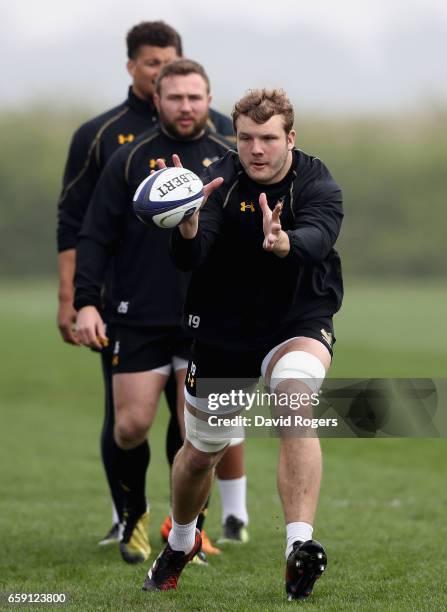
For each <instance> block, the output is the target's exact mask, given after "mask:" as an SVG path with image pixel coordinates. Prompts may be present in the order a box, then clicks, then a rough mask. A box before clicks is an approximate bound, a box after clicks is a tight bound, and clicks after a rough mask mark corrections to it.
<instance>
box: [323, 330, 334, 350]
mask: <svg viewBox="0 0 447 612" xmlns="http://www.w3.org/2000/svg"><path fill="white" fill-rule="evenodd" d="M320 332H321V335H322V336H323V338H324V339H325V340H326V342H327V343H328V344H329V346H332V342H333V338H332V334H331V332H328V331H326V330H325V329H320Z"/></svg>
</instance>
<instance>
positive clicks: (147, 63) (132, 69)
mask: <svg viewBox="0 0 447 612" xmlns="http://www.w3.org/2000/svg"><path fill="white" fill-rule="evenodd" d="M175 59H178V55H177V51H176V49H175V47H152V46H151V45H142V46H141V47H139V49H138V52H137V55H136V57H135V58H134V59H131V60H129V61H128V62H127V70H128V72H129V74H130V75H131V77H132V79H133V83H132V89H133V92H134V94H135V95H136V96H138V97H139V98H142V99H143V100H150V99H152V96H153V95H154V92H155V81H156V80H157V77H158V75H159V73H160V70H161V69H162V68H163V66H165V65H166V64H170V63H171V62H173V61H174V60H175Z"/></svg>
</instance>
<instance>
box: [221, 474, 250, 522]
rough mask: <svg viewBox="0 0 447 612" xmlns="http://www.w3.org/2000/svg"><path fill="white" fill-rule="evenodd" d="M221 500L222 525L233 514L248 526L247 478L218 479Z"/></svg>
mask: <svg viewBox="0 0 447 612" xmlns="http://www.w3.org/2000/svg"><path fill="white" fill-rule="evenodd" d="M217 482H218V484H219V491H220V499H221V503H222V524H223V523H225V520H226V518H227V516H230V514H232V515H233V516H235V517H236V518H238V519H239V520H241V521H243V522H244V525H248V512H247V504H246V492H247V478H246V476H241V477H240V478H231V479H230V480H221V479H220V478H218V479H217Z"/></svg>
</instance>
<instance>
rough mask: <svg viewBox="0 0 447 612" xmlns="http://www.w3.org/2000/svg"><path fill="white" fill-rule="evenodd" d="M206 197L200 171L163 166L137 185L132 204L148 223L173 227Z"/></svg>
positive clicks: (166, 227)
mask: <svg viewBox="0 0 447 612" xmlns="http://www.w3.org/2000/svg"><path fill="white" fill-rule="evenodd" d="M203 198H204V194H203V183H202V181H201V180H200V179H199V177H198V176H197V174H194V172H191V170H188V169H187V168H176V167H174V168H163V169H162V170H157V172H154V173H153V174H151V175H150V176H148V177H147V178H145V179H144V181H143V182H142V183H141V184H140V185H139V186H138V189H137V190H136V192H135V195H134V197H133V208H134V211H135V214H136V215H137V217H138V218H139V219H140V221H142V222H143V223H145V224H146V225H156V226H157V227H161V228H164V229H170V228H173V227H176V226H177V225H179V224H180V223H181V222H182V221H184V220H185V219H187V218H188V217H190V216H191V215H193V214H194V213H195V212H196V210H197V209H198V208H200V205H201V204H202V202H203Z"/></svg>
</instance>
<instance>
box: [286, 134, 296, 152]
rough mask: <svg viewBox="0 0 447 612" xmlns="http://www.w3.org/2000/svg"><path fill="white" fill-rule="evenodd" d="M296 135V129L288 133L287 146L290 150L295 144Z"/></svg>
mask: <svg viewBox="0 0 447 612" xmlns="http://www.w3.org/2000/svg"><path fill="white" fill-rule="evenodd" d="M295 137H296V132H295V130H290V132H289V133H288V134H287V148H288V149H289V151H291V150H292V149H293V147H294V146H295Z"/></svg>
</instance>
